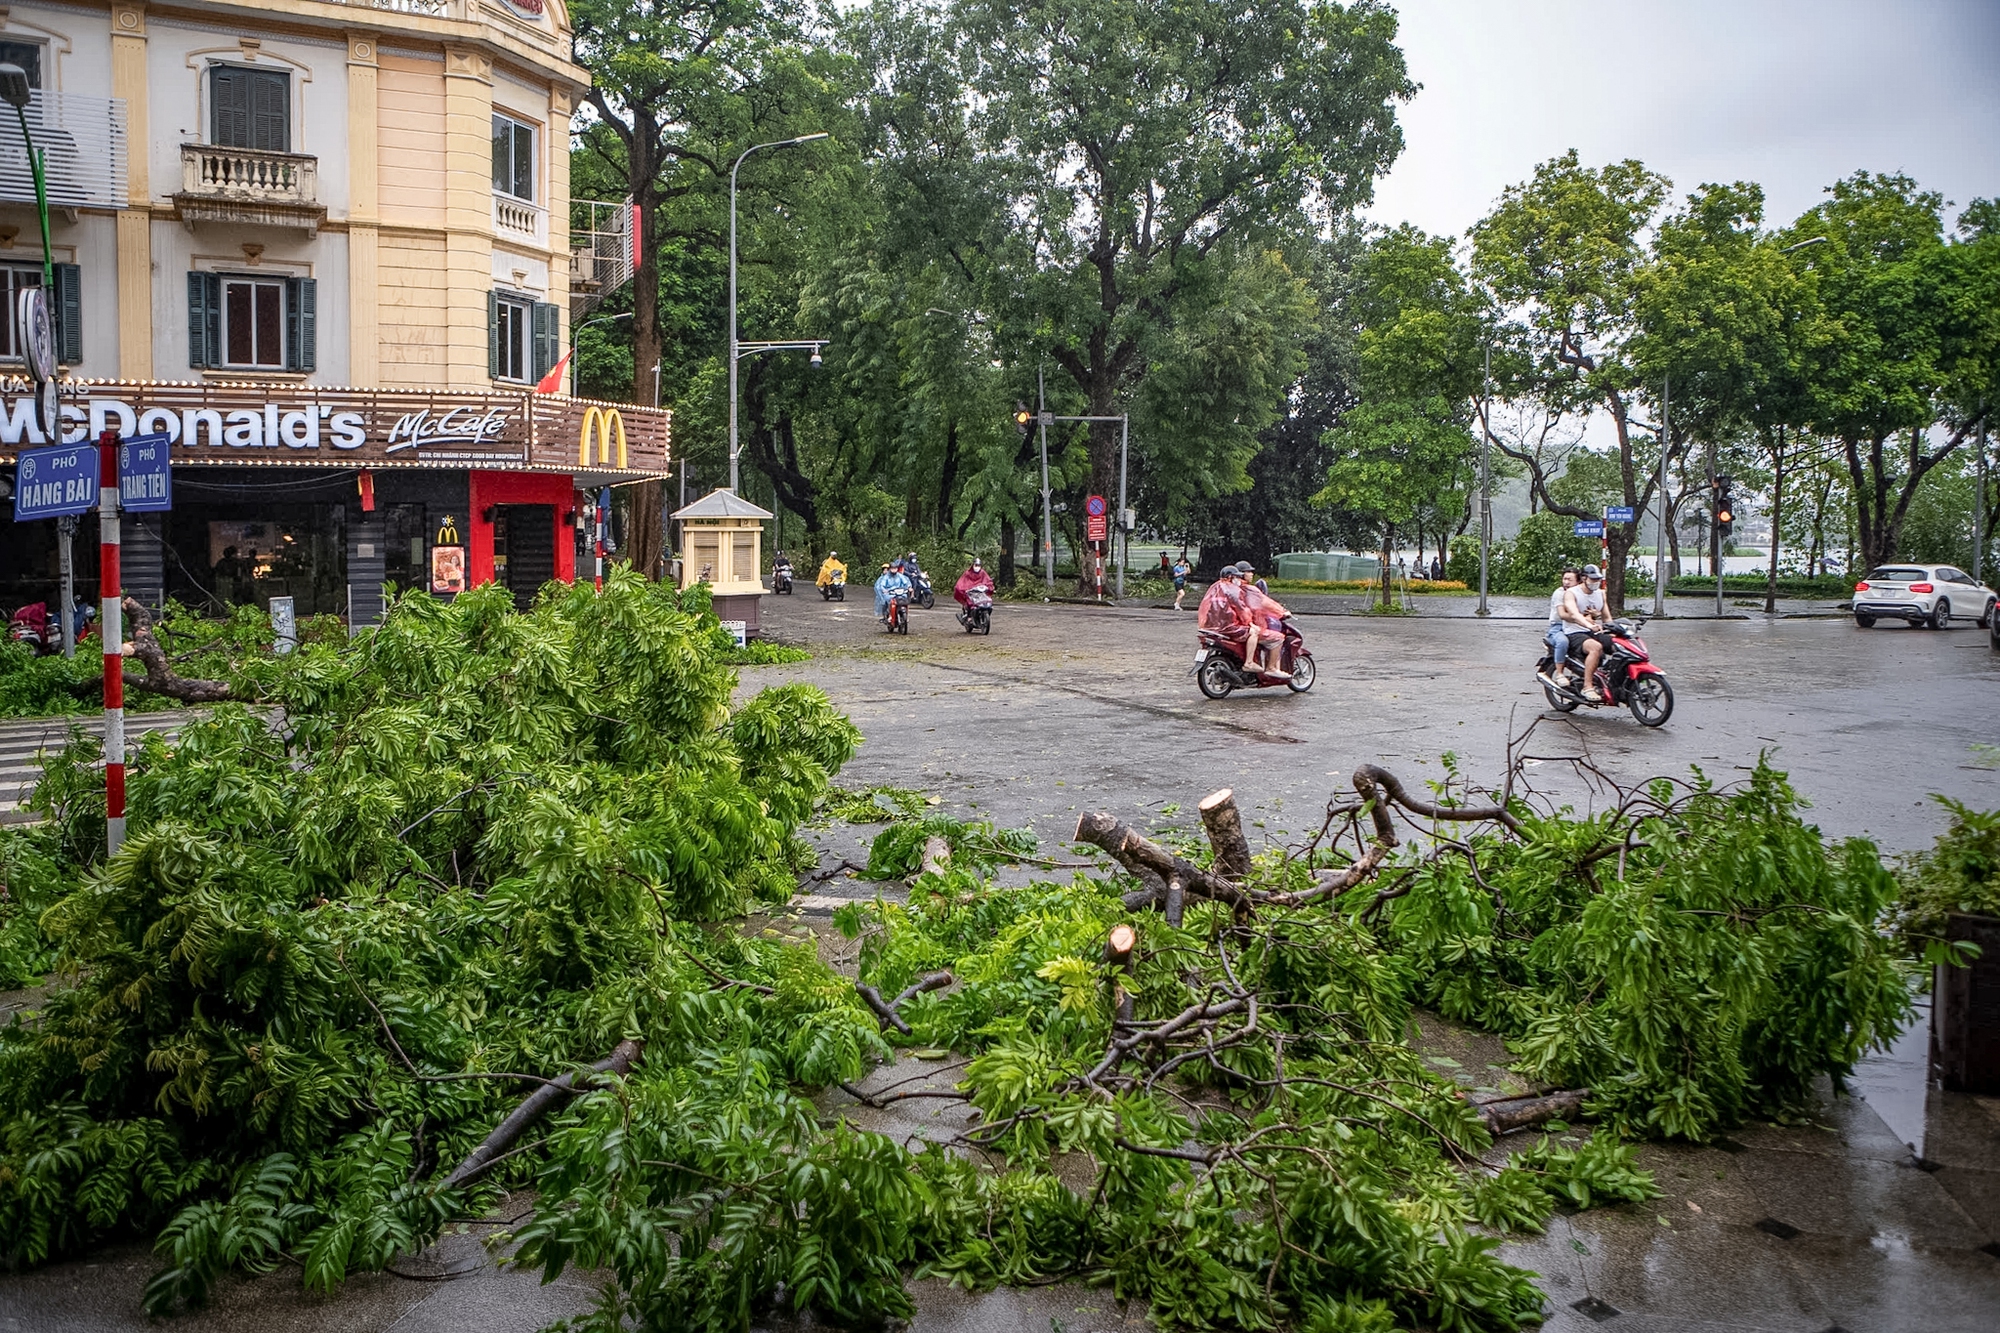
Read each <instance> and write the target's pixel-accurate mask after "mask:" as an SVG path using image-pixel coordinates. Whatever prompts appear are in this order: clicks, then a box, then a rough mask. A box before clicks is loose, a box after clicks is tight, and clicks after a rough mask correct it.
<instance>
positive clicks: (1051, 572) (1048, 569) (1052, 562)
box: [1035, 366, 1056, 592]
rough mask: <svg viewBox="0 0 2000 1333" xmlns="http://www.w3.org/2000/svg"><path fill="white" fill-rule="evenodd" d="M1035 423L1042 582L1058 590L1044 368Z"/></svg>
mask: <svg viewBox="0 0 2000 1333" xmlns="http://www.w3.org/2000/svg"><path fill="white" fill-rule="evenodd" d="M1035 421H1036V422H1037V423H1038V424H1039V426H1040V427H1041V432H1042V582H1043V584H1044V585H1045V586H1046V587H1047V588H1048V590H1049V591H1050V592H1054V591H1055V590H1056V542H1055V535H1054V532H1053V530H1052V528H1051V526H1050V520H1049V391H1048V386H1047V385H1046V384H1045V383H1044V382H1043V378H1042V368H1041V367H1039V366H1038V367H1036V368H1035Z"/></svg>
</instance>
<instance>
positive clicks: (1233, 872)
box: [1199, 787, 1250, 879]
mask: <svg viewBox="0 0 2000 1333" xmlns="http://www.w3.org/2000/svg"><path fill="white" fill-rule="evenodd" d="M1199 808H1200V810H1201V826H1202V827H1203V828H1205V829H1207V830H1208V845H1209V846H1211V847H1213V848H1214V849H1215V866H1214V869H1215V873H1216V874H1218V875H1226V876H1228V877H1229V878H1230V879H1242V878H1243V877H1244V876H1245V875H1247V874H1249V873H1250V842H1249V840H1248V839H1247V838H1245V837H1244V836H1243V816H1242V815H1241V814H1240V813H1239V812H1238V811H1237V809H1236V793H1235V792H1234V791H1232V790H1230V789H1229V788H1228V787H1224V788H1223V789H1222V790H1221V791H1218V792H1211V793H1210V794H1209V795H1207V796H1205V797H1203V798H1202V802H1201V805H1200V807H1199Z"/></svg>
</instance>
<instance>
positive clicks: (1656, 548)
mask: <svg viewBox="0 0 2000 1333" xmlns="http://www.w3.org/2000/svg"><path fill="white" fill-rule="evenodd" d="M1673 392H1674V386H1673V381H1672V380H1671V379H1670V378H1669V377H1667V376H1665V375H1662V376H1661V377H1660V484H1659V486H1658V487H1657V489H1658V491H1659V504H1660V526H1659V527H1658V528H1657V529H1656V530H1655V531H1654V534H1653V616H1654V618H1655V619H1658V618H1659V617H1661V616H1664V615H1665V614H1666V613H1667V450H1668V449H1669V448H1671V447H1672V446H1673V440H1674V428H1673V424H1672V423H1673Z"/></svg>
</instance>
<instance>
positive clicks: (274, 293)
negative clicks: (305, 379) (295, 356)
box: [222, 278, 285, 370]
mask: <svg viewBox="0 0 2000 1333" xmlns="http://www.w3.org/2000/svg"><path fill="white" fill-rule="evenodd" d="M222 364H223V365H225V366H253V367H256V368H259V369H263V370H279V369H282V368H283V367H284V364H285V284H284V282H283V281H277V282H273V281H271V280H269V279H264V278H224V279H223V280H222Z"/></svg>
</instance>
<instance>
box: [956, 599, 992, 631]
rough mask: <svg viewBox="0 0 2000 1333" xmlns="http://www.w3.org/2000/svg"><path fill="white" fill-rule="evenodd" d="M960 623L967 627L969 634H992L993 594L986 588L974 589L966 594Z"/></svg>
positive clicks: (959, 619) (959, 616)
mask: <svg viewBox="0 0 2000 1333" xmlns="http://www.w3.org/2000/svg"><path fill="white" fill-rule="evenodd" d="M958 623H959V624H961V625H963V626H965V632H966V633H967V634H991V633H992V632H993V594H992V593H990V592H988V591H987V590H986V589H984V588H973V589H972V590H970V591H969V592H967V593H966V594H965V609H964V610H963V611H960V612H959V613H958Z"/></svg>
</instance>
